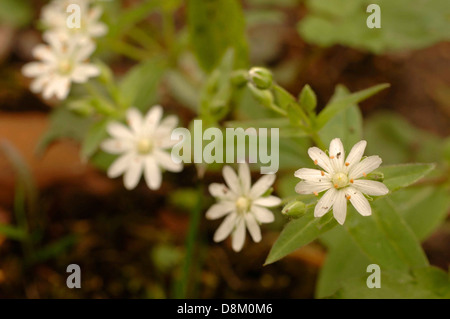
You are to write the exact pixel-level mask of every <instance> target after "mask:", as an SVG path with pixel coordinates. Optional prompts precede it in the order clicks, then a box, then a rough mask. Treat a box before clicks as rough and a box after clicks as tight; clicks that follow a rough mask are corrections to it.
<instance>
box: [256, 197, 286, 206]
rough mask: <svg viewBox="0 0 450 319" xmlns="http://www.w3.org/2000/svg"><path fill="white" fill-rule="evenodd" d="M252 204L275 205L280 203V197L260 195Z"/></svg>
mask: <svg viewBox="0 0 450 319" xmlns="http://www.w3.org/2000/svg"><path fill="white" fill-rule="evenodd" d="M253 204H255V205H259V206H264V207H275V206H278V205H280V204H281V199H280V198H278V197H276V196H272V195H271V196H267V197H260V198H258V199H256V200H254V201H253Z"/></svg>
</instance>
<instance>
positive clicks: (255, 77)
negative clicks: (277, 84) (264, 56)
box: [248, 67, 273, 90]
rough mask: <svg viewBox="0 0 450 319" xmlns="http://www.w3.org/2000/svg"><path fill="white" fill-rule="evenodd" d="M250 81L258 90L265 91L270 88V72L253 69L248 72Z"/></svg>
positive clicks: (271, 79) (259, 68) (262, 69)
mask: <svg viewBox="0 0 450 319" xmlns="http://www.w3.org/2000/svg"><path fill="white" fill-rule="evenodd" d="M248 75H249V77H250V81H251V82H252V83H253V84H254V85H255V86H256V87H257V88H258V89H260V90H267V89H268V88H270V87H271V86H272V81H273V77H272V72H270V71H269V70H267V69H265V68H261V67H254V68H251V69H250V71H248Z"/></svg>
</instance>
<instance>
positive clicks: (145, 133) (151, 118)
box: [101, 105, 183, 190]
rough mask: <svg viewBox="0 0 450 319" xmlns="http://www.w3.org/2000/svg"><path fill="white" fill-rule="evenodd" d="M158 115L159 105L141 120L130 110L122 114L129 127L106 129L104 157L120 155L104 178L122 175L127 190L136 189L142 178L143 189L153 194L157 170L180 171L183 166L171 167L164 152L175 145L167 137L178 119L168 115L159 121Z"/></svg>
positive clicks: (115, 124)
mask: <svg viewBox="0 0 450 319" xmlns="http://www.w3.org/2000/svg"><path fill="white" fill-rule="evenodd" d="M162 115H163V110H162V107H161V106H159V105H157V106H154V107H153V108H151V109H150V110H149V111H148V113H147V114H146V115H145V116H144V117H143V116H142V115H141V113H140V112H139V111H138V110H137V109H136V108H130V109H129V110H128V111H127V114H126V117H127V122H128V125H129V127H127V126H125V125H124V124H122V123H119V122H112V123H110V124H109V125H108V127H107V131H108V133H109V134H110V135H111V136H112V138H110V139H107V140H105V141H104V142H103V143H102V144H101V148H102V149H103V150H104V151H105V152H108V153H112V154H121V155H120V157H119V158H118V159H116V161H115V162H114V163H113V164H112V165H111V166H110V167H109V169H108V172H107V174H108V176H109V177H110V178H115V177H118V176H120V175H122V174H123V175H124V179H123V180H124V185H125V187H126V188H127V189H129V190H131V189H133V188H135V187H136V186H137V184H138V183H139V180H140V179H141V175H142V174H144V179H145V182H146V183H147V186H148V187H149V188H150V189H152V190H156V189H159V187H160V186H161V182H162V172H161V169H166V170H168V171H171V172H180V171H181V170H182V169H183V164H182V163H175V162H174V161H173V160H172V156H171V155H170V154H169V153H168V152H166V151H165V149H168V148H171V147H173V146H174V144H176V143H177V141H173V140H171V134H172V131H173V129H174V128H175V127H176V125H177V123H178V119H177V117H176V116H173V115H171V116H167V117H166V118H164V119H163V120H161V118H162Z"/></svg>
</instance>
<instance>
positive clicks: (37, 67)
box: [22, 62, 49, 78]
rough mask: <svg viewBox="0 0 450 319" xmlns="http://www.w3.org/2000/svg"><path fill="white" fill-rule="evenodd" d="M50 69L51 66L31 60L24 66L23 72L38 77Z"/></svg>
mask: <svg viewBox="0 0 450 319" xmlns="http://www.w3.org/2000/svg"><path fill="white" fill-rule="evenodd" d="M48 71H49V66H48V65H47V64H45V63H41V62H30V63H27V64H25V65H24V66H23V67H22V74H23V75H25V76H27V77H30V78H31V77H36V76H39V75H42V74H43V73H45V72H48Z"/></svg>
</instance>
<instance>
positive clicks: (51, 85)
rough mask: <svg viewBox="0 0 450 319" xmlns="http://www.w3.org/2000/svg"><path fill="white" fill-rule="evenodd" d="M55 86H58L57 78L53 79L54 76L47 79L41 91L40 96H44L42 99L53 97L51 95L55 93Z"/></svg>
mask: <svg viewBox="0 0 450 319" xmlns="http://www.w3.org/2000/svg"><path fill="white" fill-rule="evenodd" d="M57 87H58V80H57V79H55V78H54V77H52V78H51V79H49V81H48V83H47V85H46V86H45V88H44V90H43V92H42V96H43V97H44V99H46V100H48V99H51V98H52V97H53V95H54V94H55V91H56V88H57Z"/></svg>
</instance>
